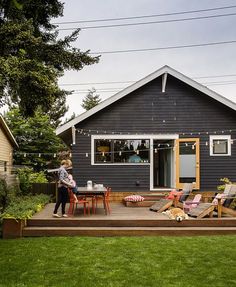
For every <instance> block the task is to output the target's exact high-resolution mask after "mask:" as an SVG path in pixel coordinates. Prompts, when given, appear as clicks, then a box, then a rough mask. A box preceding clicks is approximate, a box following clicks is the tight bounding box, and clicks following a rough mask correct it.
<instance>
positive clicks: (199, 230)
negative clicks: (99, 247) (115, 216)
mask: <svg viewBox="0 0 236 287" xmlns="http://www.w3.org/2000/svg"><path fill="white" fill-rule="evenodd" d="M223 234H234V235H235V234H236V227H139V228H137V227H51V226H50V227H25V228H24V229H23V236H26V237H27V236H30V237H38V236H193V235H223Z"/></svg>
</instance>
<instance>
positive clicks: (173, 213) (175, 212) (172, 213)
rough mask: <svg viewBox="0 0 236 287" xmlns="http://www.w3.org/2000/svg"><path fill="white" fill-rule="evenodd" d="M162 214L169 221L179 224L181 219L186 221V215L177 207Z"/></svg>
mask: <svg viewBox="0 0 236 287" xmlns="http://www.w3.org/2000/svg"><path fill="white" fill-rule="evenodd" d="M162 213H163V214H166V215H167V216H168V217H169V218H170V219H175V220H176V221H178V222H181V221H182V220H183V219H188V214H186V213H185V212H184V211H183V210H182V209H181V208H178V207H176V208H172V209H169V210H167V211H163V212H162Z"/></svg>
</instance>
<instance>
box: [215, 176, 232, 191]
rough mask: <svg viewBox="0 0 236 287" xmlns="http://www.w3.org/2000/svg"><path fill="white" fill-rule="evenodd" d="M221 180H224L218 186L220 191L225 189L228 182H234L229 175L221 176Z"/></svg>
mask: <svg viewBox="0 0 236 287" xmlns="http://www.w3.org/2000/svg"><path fill="white" fill-rule="evenodd" d="M220 181H221V182H223V184H221V185H218V186H217V189H218V190H219V191H224V189H225V185H226V184H232V181H230V179H228V178H227V177H224V178H221V179H220Z"/></svg>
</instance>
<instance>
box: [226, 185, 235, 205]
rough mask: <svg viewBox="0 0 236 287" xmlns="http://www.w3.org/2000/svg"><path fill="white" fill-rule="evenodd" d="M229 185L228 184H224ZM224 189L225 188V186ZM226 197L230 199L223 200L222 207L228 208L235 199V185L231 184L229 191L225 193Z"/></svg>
mask: <svg viewBox="0 0 236 287" xmlns="http://www.w3.org/2000/svg"><path fill="white" fill-rule="evenodd" d="M226 185H229V184H226ZM225 189H226V186H225ZM226 196H228V197H230V198H227V197H226V198H225V200H224V202H223V206H224V207H230V204H231V203H232V202H233V200H234V198H235V197H236V185H235V184H231V185H230V188H229V191H228V192H227V194H226Z"/></svg>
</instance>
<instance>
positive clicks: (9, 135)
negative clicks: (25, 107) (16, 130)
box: [0, 115, 19, 148]
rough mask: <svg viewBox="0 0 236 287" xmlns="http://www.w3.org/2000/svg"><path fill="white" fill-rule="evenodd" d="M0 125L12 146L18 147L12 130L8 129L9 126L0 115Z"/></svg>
mask: <svg viewBox="0 0 236 287" xmlns="http://www.w3.org/2000/svg"><path fill="white" fill-rule="evenodd" d="M0 126H1V127H2V129H3V130H4V132H5V134H6V136H7V137H8V139H9V140H10V142H11V144H12V145H13V146H14V147H17V148H18V147H19V146H18V144H17V142H16V140H15V138H14V136H13V134H12V132H11V131H10V129H9V127H8V126H7V124H6V122H5V121H4V118H3V117H2V116H1V115H0Z"/></svg>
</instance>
